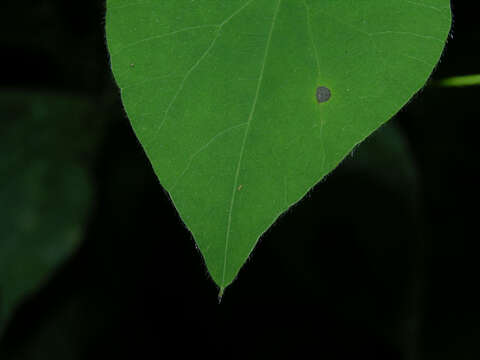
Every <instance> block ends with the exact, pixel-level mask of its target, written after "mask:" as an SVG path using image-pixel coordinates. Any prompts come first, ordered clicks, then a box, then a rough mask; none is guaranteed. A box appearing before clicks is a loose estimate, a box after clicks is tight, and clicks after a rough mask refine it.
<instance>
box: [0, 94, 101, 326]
mask: <svg viewBox="0 0 480 360" xmlns="http://www.w3.org/2000/svg"><path fill="white" fill-rule="evenodd" d="M0 114H1V116H2V123H1V128H0V335H1V333H2V331H3V330H4V329H5V325H6V323H7V320H8V319H9V318H10V317H11V315H12V313H13V311H14V310H15V308H16V307H17V306H18V305H19V303H20V302H21V301H22V299H23V298H24V297H25V296H27V295H29V294H31V293H32V292H33V291H35V290H36V289H37V288H38V287H39V286H40V285H41V284H42V283H44V282H45V281H46V280H47V279H48V278H49V276H50V275H51V274H52V273H53V272H54V270H55V269H56V267H57V266H58V265H59V264H61V263H62V262H63V261H65V259H66V258H67V257H68V256H69V255H70V254H71V253H72V252H73V251H74V250H75V249H76V248H77V246H78V245H79V242H80V240H81V238H82V236H83V230H84V226H85V222H86V218H87V211H88V209H89V208H90V204H91V184H90V180H89V177H88V174H87V172H86V169H85V167H84V166H82V161H80V159H79V158H80V157H84V156H85V155H86V154H88V151H89V148H90V147H91V146H90V144H91V143H92V139H91V136H90V137H89V136H88V135H89V133H88V132H85V131H83V133H82V129H83V130H85V123H86V122H85V120H86V119H87V117H91V115H92V109H91V107H90V106H89V105H88V103H86V102H84V101H79V100H76V99H70V98H68V97H60V96H52V95H41V94H30V93H15V92H12V91H9V92H8V93H6V92H0Z"/></svg>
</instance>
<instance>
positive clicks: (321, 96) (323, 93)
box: [317, 86, 332, 103]
mask: <svg viewBox="0 0 480 360" xmlns="http://www.w3.org/2000/svg"><path fill="white" fill-rule="evenodd" d="M331 97H332V92H331V91H330V89H329V88H327V87H326V86H319V87H318V88H317V101H318V102H319V103H323V102H327V101H328V100H330V98H331Z"/></svg>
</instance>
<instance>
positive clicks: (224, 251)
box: [107, 0, 451, 292]
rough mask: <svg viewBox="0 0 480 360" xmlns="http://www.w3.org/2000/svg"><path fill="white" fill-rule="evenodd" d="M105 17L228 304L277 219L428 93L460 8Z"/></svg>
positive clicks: (159, 4)
mask: <svg viewBox="0 0 480 360" xmlns="http://www.w3.org/2000/svg"><path fill="white" fill-rule="evenodd" d="M107 10H108V11H107V39H108V45H109V49H110V53H111V61H112V68H113V72H114V75H115V78H116V80H117V82H118V84H119V86H120V89H121V93H122V98H123V102H124V105H125V109H126V111H127V113H128V115H129V118H130V121H131V122H132V125H133V128H134V129H135V132H136V134H137V136H138V138H139V139H140V141H141V143H142V144H143V146H144V148H145V151H146V153H147V155H148V157H149V158H150V160H151V162H152V165H153V168H154V170H155V172H156V174H157V176H158V178H159V179H160V182H161V183H162V185H163V186H164V187H165V189H166V190H167V191H168V192H169V193H170V196H171V198H172V200H173V202H174V204H175V206H176V207H177V210H178V212H179V213H180V216H181V217H182V219H183V221H184V222H185V224H186V225H187V226H188V228H189V229H190V231H191V232H192V234H193V235H194V238H195V240H196V243H197V244H198V247H199V248H200V250H201V252H202V254H203V256H204V258H205V261H206V265H207V267H208V269H209V272H210V274H211V276H212V277H213V279H214V280H215V282H216V283H217V284H218V285H219V287H220V290H221V292H222V291H223V289H225V287H226V286H228V285H229V284H230V283H231V282H232V281H233V280H234V278H235V276H236V275H237V273H238V271H239V269H240V267H241V266H242V265H243V263H244V262H245V261H246V259H247V258H248V256H249V254H250V253H251V251H252V249H253V248H254V246H255V244H256V242H257V241H258V239H259V237H260V236H261V235H262V233H264V232H265V231H266V230H267V229H268V228H269V226H270V225H271V224H272V223H273V222H274V221H275V220H276V219H277V218H278V216H279V215H280V214H282V213H283V212H284V211H285V210H287V209H288V207H289V206H291V205H292V204H294V203H296V202H297V201H299V200H300V199H301V198H302V197H303V196H304V195H305V194H306V193H307V191H308V190H309V189H311V188H312V186H314V185H315V184H316V183H317V182H318V181H319V180H320V179H322V178H323V177H324V176H325V175H327V174H328V173H329V172H330V171H332V169H334V168H335V167H336V166H337V165H338V164H339V163H340V161H342V159H343V158H344V157H345V155H346V154H348V153H349V152H350V151H351V150H352V148H353V147H354V146H355V145H356V144H358V143H359V142H361V141H362V140H363V139H365V138H366V137H367V136H368V135H369V134H371V133H372V132H373V131H374V130H375V129H377V128H378V127H379V126H380V125H381V124H383V123H384V122H385V121H387V120H388V119H389V118H391V117H392V116H393V115H394V114H395V113H396V112H397V111H398V110H399V109H400V108H402V106H403V105H404V104H405V103H406V102H407V101H408V100H409V99H410V98H411V97H412V96H413V95H414V94H415V93H416V92H417V91H418V90H419V89H420V88H421V87H422V86H423V85H424V83H425V81H426V80H427V78H428V77H429V75H430V73H431V72H432V70H433V68H434V67H435V64H436V63H437V61H438V59H439V57H440V55H441V53H442V50H443V47H444V44H445V40H446V38H447V36H448V33H449V29H450V24H451V13H450V6H449V0H412V1H410V0H381V1H379V0H303V1H302V0H228V1H225V0H195V1H193V0H141V1H138V0H109V1H108V9H107ZM346 211H348V210H347V209H346ZM300 236H301V235H300V234H299V237H300ZM292 240H294V239H292Z"/></svg>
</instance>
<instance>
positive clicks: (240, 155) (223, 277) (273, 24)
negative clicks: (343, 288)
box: [220, 0, 282, 294]
mask: <svg viewBox="0 0 480 360" xmlns="http://www.w3.org/2000/svg"><path fill="white" fill-rule="evenodd" d="M281 3H282V0H278V3H277V7H276V9H275V12H274V14H273V18H272V25H271V26H270V31H269V34H268V39H267V44H266V46H265V54H264V57H263V63H262V68H261V70H260V75H259V78H258V82H257V89H256V92H255V97H254V99H253V103H252V109H251V111H250V115H249V116H248V120H247V126H246V128H245V133H244V135H243V141H242V146H241V148H240V154H239V158H238V163H237V169H236V171H235V178H234V181H233V190H232V196H231V200H230V209H229V211H228V222H227V232H226V237H225V251H224V259H223V274H222V283H221V285H220V294H222V293H223V290H224V289H225V274H226V268H227V253H228V245H229V240H230V231H231V225H232V213H233V207H234V204H235V198H236V194H237V186H238V179H239V176H240V168H241V164H242V160H243V154H244V153H245V145H246V143H247V137H248V133H249V129H250V124H251V122H252V119H253V115H254V113H255V110H256V106H257V101H258V96H259V94H260V89H261V87H262V82H263V76H264V73H265V65H266V62H267V58H268V52H269V50H270V44H271V40H272V35H273V29H274V27H275V22H276V20H277V16H278V12H279V10H280V5H281Z"/></svg>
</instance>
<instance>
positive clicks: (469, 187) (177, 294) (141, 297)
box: [0, 0, 480, 360]
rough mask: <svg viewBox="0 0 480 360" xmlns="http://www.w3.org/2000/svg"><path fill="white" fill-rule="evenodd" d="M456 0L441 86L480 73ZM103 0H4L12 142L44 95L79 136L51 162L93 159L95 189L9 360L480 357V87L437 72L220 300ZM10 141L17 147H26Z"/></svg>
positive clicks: (477, 33)
mask: <svg viewBox="0 0 480 360" xmlns="http://www.w3.org/2000/svg"><path fill="white" fill-rule="evenodd" d="M452 3H453V11H454V18H455V24H454V29H453V33H452V35H453V37H452V38H451V39H450V41H449V44H448V46H447V49H446V51H445V54H444V56H443V58H442V61H441V63H440V65H439V67H438V69H437V70H436V72H435V73H434V76H433V79H434V80H436V79H442V78H444V77H449V76H456V75H464V74H474V73H480V46H479V45H480V43H479V40H480V26H479V23H478V14H479V11H480V9H479V6H478V5H476V2H472V1H460V0H457V1H452ZM104 6H105V5H104V2H103V1H93V0H92V1H81V2H70V1H64V0H35V1H28V0H24V1H5V0H3V1H2V3H1V5H0V100H1V99H3V100H1V101H3V102H7V103H8V104H9V106H3V107H0V109H1V110H2V111H0V121H1V122H0V141H6V140H5V139H4V140H2V138H1V132H2V131H5V127H8V126H9V125H8V124H10V125H11V123H12V121H13V120H12V119H23V118H25V116H24V117H21V116H19V115H18V114H19V113H20V112H22V111H24V109H25V108H29V107H31V106H32V105H31V104H32V102H35V101H36V102H37V103H38V101H40V102H41V103H42V104H48V106H47V105H45V109H44V111H45V112H46V115H45V116H46V118H48V119H53V120H51V122H52V123H53V124H57V123H58V124H62V126H61V128H62V129H64V130H65V132H64V133H61V132H60V133H59V135H58V134H57V136H56V137H51V138H49V139H50V141H49V144H50V146H51V147H52V148H53V149H56V150H55V151H52V152H51V153H52V155H51V156H52V157H53V158H55V159H56V160H55V161H57V158H58V159H61V160H58V161H63V163H64V164H71V163H74V164H75V165H76V167H77V168H79V169H81V170H82V171H84V173H85V174H87V175H86V176H87V179H88V186H89V189H90V190H89V191H90V195H89V196H88V197H89V199H90V201H89V205H88V206H87V207H86V208H87V209H88V211H86V213H85V214H86V215H85V216H84V217H81V219H82V222H81V224H80V226H81V230H82V232H81V233H82V236H81V242H80V243H79V245H78V247H77V250H76V251H73V254H72V255H71V256H69V257H67V260H66V261H62V262H61V264H60V265H58V267H57V268H56V271H55V272H54V273H53V274H51V275H50V276H49V277H48V281H45V282H44V284H43V286H39V287H38V291H35V292H33V293H31V294H30V295H29V296H27V297H26V298H24V299H23V301H21V303H20V305H19V306H18V307H17V309H16V311H15V312H14V314H13V317H12V318H11V319H10V321H9V322H8V326H7V327H6V331H5V333H4V336H3V337H2V338H1V339H0V358H1V359H2V360H4V359H5V360H7V359H8V360H10V359H52V360H55V359H91V358H97V357H106V358H112V359H115V358H147V356H148V358H163V357H167V358H179V357H181V356H182V355H188V354H189V355H193V356H203V355H206V356H210V357H220V356H221V357H222V358H226V359H229V358H233V359H236V358H239V359H240V358H247V357H248V358H263V359H265V358H273V357H276V356H281V355H287V356H289V357H291V358H293V357H296V358H307V356H308V357H309V358H310V357H311V358H325V359H352V358H368V359H436V360H441V359H479V358H480V311H479V309H478V306H479V304H480V293H479V292H478V285H479V281H478V279H479V274H480V271H479V265H478V260H477V258H478V251H479V250H480V243H479V242H478V235H477V229H478V224H477V222H478V210H477V209H478V203H479V190H478V180H479V178H478V170H479V165H478V155H477V147H476V140H477V137H478V133H477V132H476V131H474V128H476V127H477V122H478V121H479V120H480V107H479V101H480V87H469V88H449V89H447V88H439V87H436V86H434V82H433V81H431V82H430V83H429V85H428V86H427V87H426V88H425V89H424V90H423V91H422V92H421V93H420V94H419V95H417V96H416V97H415V99H414V100H413V101H412V102H411V103H410V104H409V105H408V106H407V107H406V108H404V109H403V110H402V111H401V112H400V113H399V114H398V115H397V116H396V117H395V119H394V120H392V121H391V122H390V123H389V124H388V125H386V126H385V127H384V128H382V130H380V131H379V132H377V133H375V134H374V135H373V136H372V137H370V138H369V139H368V140H367V142H366V143H364V144H362V145H360V146H359V147H357V148H356V149H355V151H354V152H353V153H352V156H351V157H348V159H346V160H345V161H344V162H343V163H342V164H341V165H340V166H339V168H338V169H336V170H335V171H334V172H333V173H332V174H331V175H329V176H328V177H327V179H326V180H324V181H322V183H321V184H319V185H317V186H316V187H315V189H314V190H312V191H311V192H310V193H309V194H308V196H307V197H306V198H305V199H304V200H302V201H301V202H300V203H299V204H297V205H296V206H294V207H293V208H292V209H291V210H290V211H289V212H288V213H287V214H285V215H283V216H282V217H281V218H280V219H279V220H278V221H277V223H276V224H275V225H274V226H273V227H272V228H271V229H270V230H269V231H268V232H267V234H266V235H265V236H264V237H263V238H262V239H261V241H260V242H259V244H258V246H257V248H256V250H255V252H254V254H253V258H252V259H250V260H249V261H248V263H247V264H246V265H245V266H244V268H243V269H242V270H241V272H240V275H239V277H238V278H237V280H236V281H235V282H234V283H233V285H232V286H231V287H229V288H228V289H227V291H226V293H225V296H224V299H223V301H222V303H221V304H218V301H217V293H218V290H217V288H216V286H215V285H214V283H213V282H212V281H211V280H210V279H209V277H208V274H207V272H206V269H205V267H204V264H203V261H202V257H201V255H200V254H199V252H198V251H197V250H196V248H195V245H194V241H193V239H192V238H191V236H190V234H189V232H188V230H187V229H186V228H185V227H184V226H183V224H182V222H181V220H180V219H179V217H178V215H177V213H176V211H175V209H174V207H173V205H172V204H171V203H170V201H169V199H168V196H167V194H166V193H165V192H164V191H163V190H162V187H161V186H160V185H159V183H158V181H157V179H156V177H155V175H154V173H153V171H152V169H151V167H150V164H149V162H148V160H147V158H146V156H145V154H144V152H143V150H142V148H141V146H140V144H139V143H138V141H137V139H136V138H135V136H134V133H133V131H132V129H131V127H130V125H129V122H128V119H127V118H126V117H125V116H124V114H123V110H122V106H121V102H120V99H119V95H118V91H117V89H116V85H115V83H114V81H113V80H112V75H111V72H110V69H109V64H108V56H107V52H106V47H105V37H104V28H103V27H104V13H105V10H104ZM12 99H13V100H12ZM32 99H34V100H35V101H34V100H32ZM38 99H40V100H38ZM13 103H15V104H19V105H18V106H12V105H11V104H13ZM72 103H73V104H77V105H72ZM78 103H81V104H82V105H81V109H82V110H81V111H79V110H78ZM58 107H60V108H61V109H62V110H61V111H60V110H58ZM22 109H23V110H22ZM18 121H20V120H18ZM24 121H26V122H27V120H24ZM6 124H7V125H6ZM72 124H73V125H72ZM2 128H3V129H4V130H2ZM55 128H58V126H57V125H55ZM4 134H5V132H4ZM52 139H53V140H52ZM55 139H56V140H55ZM10 140H12V138H11V137H10ZM14 140H15V139H14ZM54 140H55V141H58V145H56V144H57V143H55V142H54ZM11 142H12V144H13V145H11V146H12V147H11V149H7V150H2V151H6V153H4V155H8V154H9V152H10V151H11V152H12V153H14V152H16V151H18V150H19V149H22V146H23V145H22V143H21V140H20V138H19V140H18V141H11ZM78 144H81V145H78ZM72 147H74V148H75V149H74V150H72ZM67 150H68V151H67ZM67 152H68V153H69V154H70V152H71V153H72V154H73V153H74V154H75V155H72V156H71V157H66V155H64V154H65V153H67ZM36 155H37V154H36V153H35V152H31V153H30V152H26V155H24V156H27V157H29V156H31V157H34V156H36ZM49 156H50V155H49ZM69 156H70V155H69ZM72 159H73V160H72ZM19 166H22V164H20V165H19ZM0 169H1V167H0ZM55 171H56V170H55V169H54V170H52V172H51V176H52V178H51V180H49V183H50V182H52V183H55V181H56V180H55V174H56V172H55ZM0 175H1V176H9V174H8V173H5V172H4V173H0ZM52 187H53V186H52ZM55 189H56V187H55ZM55 189H54V190H55ZM67 189H70V188H67ZM50 190H52V189H50ZM69 191H70V190H69ZM76 191H77V188H76V187H72V188H71V192H72V193H74V192H76ZM52 196H53V197H54V195H52ZM85 196H87V195H85ZM52 206H53V205H52ZM0 207H3V211H9V209H7V208H6V205H5V204H0ZM47 208H48V206H47ZM39 213H41V212H39ZM40 215H41V214H40ZM79 219H80V217H79ZM79 221H80V220H79ZM0 225H1V222H0ZM39 236H40V235H39ZM45 236H47V235H45ZM46 239H47V240H48V236H47V237H46ZM0 241H1V240H0ZM3 291H5V289H3ZM1 293H2V289H0V295H1ZM0 301H1V298H0ZM167 354H175V355H174V357H172V355H170V356H167Z"/></svg>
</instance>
